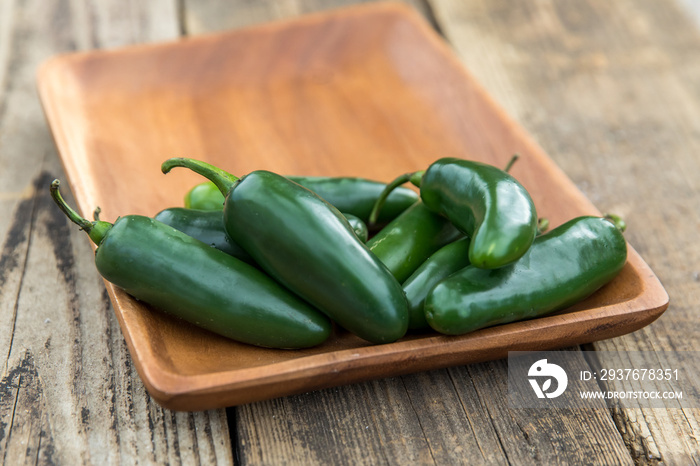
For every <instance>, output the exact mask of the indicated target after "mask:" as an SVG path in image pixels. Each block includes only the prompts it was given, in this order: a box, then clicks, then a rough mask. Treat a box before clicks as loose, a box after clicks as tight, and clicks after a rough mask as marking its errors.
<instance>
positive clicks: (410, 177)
mask: <svg viewBox="0 0 700 466" xmlns="http://www.w3.org/2000/svg"><path fill="white" fill-rule="evenodd" d="M516 158H517V156H516V157H514V158H513V159H511V161H510V162H509V164H508V166H507V167H506V169H505V170H501V169H500V168H497V167H494V166H492V165H488V164H485V163H481V162H474V161H469V160H464V159H458V158H449V157H447V158H442V159H439V160H437V161H435V162H433V163H432V164H431V165H430V166H429V167H428V169H427V170H425V171H418V172H414V173H406V174H404V175H401V176H400V177H398V178H397V179H396V180H394V181H392V182H391V183H389V184H388V185H387V187H386V188H385V190H384V193H383V194H382V195H380V196H379V198H378V201H377V203H376V204H375V206H374V208H373V210H372V213H371V214H370V219H369V226H370V227H371V225H372V222H373V220H374V218H375V216H376V215H378V214H379V213H381V209H382V206H383V199H384V197H385V196H386V195H387V194H388V193H390V192H391V191H392V189H394V188H395V187H397V186H399V185H401V184H403V183H406V182H408V181H410V182H411V183H413V184H414V185H416V186H418V187H420V197H421V199H422V201H423V203H424V204H425V206H426V207H427V208H428V209H430V210H432V211H433V212H436V213H438V214H440V215H443V216H444V217H446V218H448V219H449V220H450V221H451V222H452V223H453V224H454V225H455V226H456V227H457V228H458V229H459V230H460V231H462V232H463V233H464V234H466V235H467V236H469V237H470V238H471V243H470V245H469V260H470V261H471V263H472V265H474V266H475V267H480V268H484V269H494V268H498V267H502V266H504V265H507V264H510V263H512V262H514V261H515V260H517V259H518V258H519V257H521V256H522V255H523V254H525V251H527V249H528V248H529V247H530V245H531V244H532V241H533V240H534V239H535V235H536V232H537V213H536V211H535V205H534V203H533V202H532V198H531V197H530V195H529V194H528V192H527V191H526V190H525V188H524V187H523V186H522V185H521V184H520V183H518V181H517V180H516V179H515V178H513V177H512V176H510V175H509V174H508V173H507V171H508V170H509V169H510V167H511V165H512V164H513V162H514V161H515V160H516Z"/></svg>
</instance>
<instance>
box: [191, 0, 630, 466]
mask: <svg viewBox="0 0 700 466" xmlns="http://www.w3.org/2000/svg"><path fill="white" fill-rule="evenodd" d="M345 4H347V2H342V1H340V2H338V1H336V2H304V3H301V2H256V3H255V4H254V5H253V4H251V3H249V2H230V3H227V4H226V5H222V4H219V3H215V2H190V3H188V4H187V8H186V11H185V24H186V30H187V31H188V32H190V33H200V32H209V31H214V30H220V29H227V28H236V27H241V26H246V25H249V24H254V23H258V22H262V21H268V20H273V19H280V18H287V17H294V16H296V15H298V14H301V13H309V12H313V11H319V10H322V9H327V8H331V7H334V6H344V5H345ZM414 4H415V3H414ZM419 6H420V11H422V12H423V13H424V15H425V16H426V17H427V18H428V19H429V20H431V21H432V12H431V9H430V8H429V7H428V6H427V4H423V3H421V4H419ZM506 378H507V370H506V367H505V363H504V362H496V363H489V364H479V365H473V366H468V367H461V368H453V369H450V370H440V371H433V372H429V373H423V374H415V375H410V376H404V377H398V378H390V379H384V380H378V381H372V382H367V383H363V384H356V385H351V386H344V387H339V388H335V389H329V390H322V391H318V392H313V393H307V394H305V395H299V396H294V397H286V398H280V399H276V400H270V401H267V402H262V403H255V404H250V405H246V406H241V407H239V408H236V409H235V413H236V414H235V425H236V427H237V428H236V442H237V447H238V456H239V457H240V459H241V461H242V463H244V464H248V463H250V464H259V463H261V464H276V463H280V462H285V463H286V464H321V463H324V462H335V463H352V464H376V463H380V464H384V463H388V464H403V463H405V462H407V461H414V462H415V461H418V462H420V463H421V464H503V463H508V462H513V463H523V462H525V463H533V462H541V463H551V462H559V463H570V462H574V463H575V462H581V461H584V462H593V463H596V462H598V463H605V462H613V463H617V464H628V463H631V457H630V455H629V452H628V450H627V449H626V447H625V445H624V442H623V439H622V436H621V435H620V433H619V432H618V431H617V428H616V426H615V424H614V422H613V418H612V416H611V414H610V413H609V412H607V411H582V412H578V411H562V412H556V413H554V414H553V413H551V412H532V411H527V412H511V411H509V410H508V409H507V399H506V390H505V386H506Z"/></svg>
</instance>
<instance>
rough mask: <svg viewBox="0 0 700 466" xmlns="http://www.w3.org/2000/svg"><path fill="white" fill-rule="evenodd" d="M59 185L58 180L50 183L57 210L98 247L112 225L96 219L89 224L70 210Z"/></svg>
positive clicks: (88, 221)
mask: <svg viewBox="0 0 700 466" xmlns="http://www.w3.org/2000/svg"><path fill="white" fill-rule="evenodd" d="M60 184H61V183H60V181H58V180H53V182H52V183H51V188H50V192H51V197H52V198H53V200H54V202H55V203H56V205H57V206H58V208H59V209H61V211H63V213H64V214H66V217H68V218H69V219H70V221H71V222H73V223H75V224H76V225H78V226H79V227H80V229H81V230H83V231H84V232H85V233H87V234H88V236H89V237H90V239H91V240H92V242H93V243H95V244H96V245H98V246H99V245H100V243H101V242H102V240H103V239H104V238H105V235H107V232H108V231H109V230H110V229H111V228H112V224H111V223H109V222H102V221H100V220H97V219H96V220H95V221H94V222H91V221H90V220H87V219H85V218H83V217H81V216H80V214H78V213H77V212H76V211H75V210H73V209H71V208H70V206H69V205H68V204H66V201H64V200H63V197H62V196H61V192H60V191H59V189H58V186H59V185H60Z"/></svg>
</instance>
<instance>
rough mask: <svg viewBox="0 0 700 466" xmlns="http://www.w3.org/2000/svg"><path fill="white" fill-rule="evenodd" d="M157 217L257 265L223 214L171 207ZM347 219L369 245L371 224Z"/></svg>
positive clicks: (359, 236) (349, 216)
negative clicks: (235, 238) (233, 235)
mask: <svg viewBox="0 0 700 466" xmlns="http://www.w3.org/2000/svg"><path fill="white" fill-rule="evenodd" d="M153 218H155V219H156V220H158V221H159V222H163V223H165V224H166V225H169V226H171V227H173V228H175V229H176V230H180V231H181V232H183V233H185V234H187V235H189V236H191V237H193V238H196V239H198V240H200V241H201V242H203V243H206V244H208V245H209V246H212V247H214V248H216V249H218V250H220V251H223V252H225V253H226V254H229V255H232V256H233V257H235V258H237V259H240V260H242V261H243V262H247V263H248V264H252V265H255V261H254V260H253V258H252V257H250V254H248V253H247V252H246V251H245V250H244V249H243V248H242V247H240V246H239V245H238V244H237V243H236V242H235V241H233V240H232V239H231V238H230V237H229V236H228V235H227V234H226V229H225V228H224V216H223V213H222V212H221V211H215V210H196V209H187V208H185V207H170V208H168V209H164V210H161V211H160V212H158V213H157V214H156V215H155V216H154V217H153ZM345 218H346V219H347V221H348V223H350V226H351V227H352V229H353V231H354V232H355V234H356V235H357V237H358V238H359V239H360V240H361V241H362V242H363V243H364V242H366V241H367V236H368V235H369V233H368V231H367V225H365V223H364V222H363V221H362V220H360V219H359V218H357V217H355V216H352V215H349V214H346V215H345Z"/></svg>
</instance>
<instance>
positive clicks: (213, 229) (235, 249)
mask: <svg viewBox="0 0 700 466" xmlns="http://www.w3.org/2000/svg"><path fill="white" fill-rule="evenodd" d="M153 218H154V219H156V220H158V221H159V222H162V223H165V224H166V225H169V226H171V227H173V228H175V229H176V230H179V231H181V232H183V233H185V234H187V235H189V236H191V237H193V238H196V239H198V240H200V241H201V242H203V243H206V244H208V245H209V246H212V247H214V248H216V249H218V250H220V251H223V252H225V253H226V254H229V255H231V256H233V257H235V258H237V259H240V260H242V261H243V262H247V263H248V264H254V263H255V261H254V260H253V258H252V257H250V254H248V253H247V252H246V251H245V250H244V249H243V248H242V247H240V246H239V245H238V244H236V243H235V242H233V241H232V240H231V239H230V238H229V237H228V235H226V230H224V216H223V215H222V214H221V211H215V210H195V209H187V208H184V207H171V208H169V209H164V210H161V211H160V212H158V213H157V214H156V215H155V217H153Z"/></svg>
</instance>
